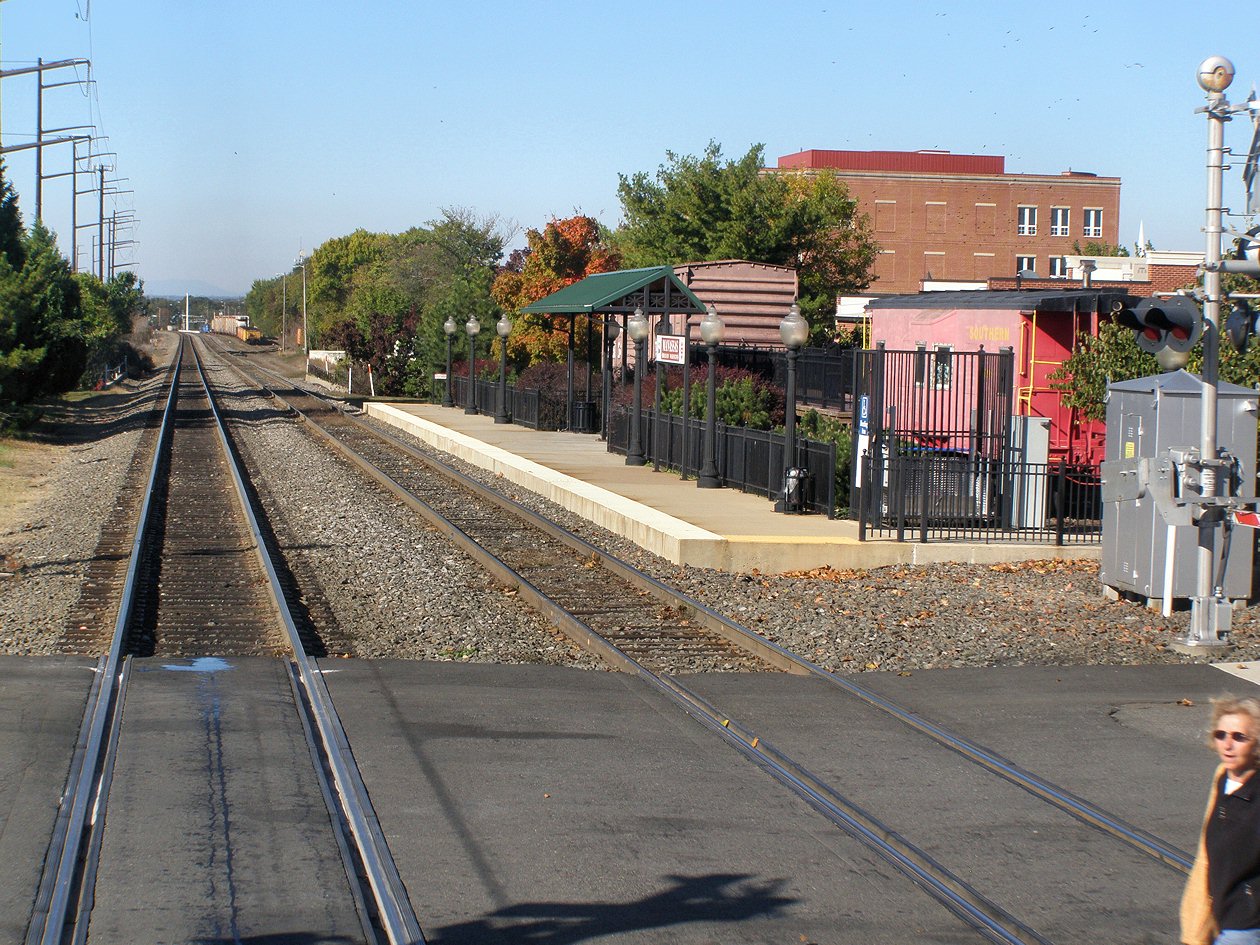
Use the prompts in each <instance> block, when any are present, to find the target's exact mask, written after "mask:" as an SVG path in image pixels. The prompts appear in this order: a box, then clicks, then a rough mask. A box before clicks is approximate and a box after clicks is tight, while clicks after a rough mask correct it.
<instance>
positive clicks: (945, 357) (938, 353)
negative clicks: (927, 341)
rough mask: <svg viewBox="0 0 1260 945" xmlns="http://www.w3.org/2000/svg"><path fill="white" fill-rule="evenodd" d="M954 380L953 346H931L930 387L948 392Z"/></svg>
mask: <svg viewBox="0 0 1260 945" xmlns="http://www.w3.org/2000/svg"><path fill="white" fill-rule="evenodd" d="M953 380H954V346H953V345H933V346H932V386H933V387H935V388H936V389H937V390H949V388H950V385H951V384H952V383H953Z"/></svg>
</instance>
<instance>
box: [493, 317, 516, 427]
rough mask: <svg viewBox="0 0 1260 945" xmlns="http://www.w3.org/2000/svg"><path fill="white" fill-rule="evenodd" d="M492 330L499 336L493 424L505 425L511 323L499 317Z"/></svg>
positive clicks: (506, 318) (505, 318)
mask: <svg viewBox="0 0 1260 945" xmlns="http://www.w3.org/2000/svg"><path fill="white" fill-rule="evenodd" d="M494 330H495V331H496V332H498V334H499V403H498V405H497V406H496V407H495V411H494V422H495V423H507V422H508V411H507V340H508V335H510V334H511V333H512V323H511V322H510V321H508V317H507V315H501V316H499V320H498V322H497V323H496V324H495V326H494Z"/></svg>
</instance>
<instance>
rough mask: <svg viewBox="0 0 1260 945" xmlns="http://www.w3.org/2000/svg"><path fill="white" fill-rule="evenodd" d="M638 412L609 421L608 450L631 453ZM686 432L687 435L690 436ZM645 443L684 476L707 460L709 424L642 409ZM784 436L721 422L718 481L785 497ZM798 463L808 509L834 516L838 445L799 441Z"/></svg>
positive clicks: (651, 454)
mask: <svg viewBox="0 0 1260 945" xmlns="http://www.w3.org/2000/svg"><path fill="white" fill-rule="evenodd" d="M633 416H634V413H633V411H632V410H629V409H627V408H624V407H617V408H614V409H613V411H612V414H611V416H610V417H609V425H608V449H609V451H610V452H614V453H621V454H625V453H627V452H628V451H629V446H630V425H631V423H632V422H633ZM684 431H685V435H684ZM639 435H640V443H641V444H642V447H643V453H644V457H645V459H646V460H647V462H649V463H652V464H653V465H655V466H658V467H664V468H668V469H676V470H678V471H679V472H680V473H682V474H683V475H684V476H686V475H688V474H694V473H696V472H697V471H698V470H699V468H700V465H701V463H702V462H703V449H704V421H703V420H699V419H696V418H687V419H685V420H684V418H682V417H679V416H675V415H673V414H661V415H660V417H659V419H658V417H657V415H656V413H655V412H654V411H651V410H644V411H642V425H641V427H640V431H639ZM785 448H786V444H785V442H784V436H783V434H782V433H772V432H770V431H768V430H749V429H747V428H745V427H732V426H727V425H726V424H724V423H719V424H717V437H716V440H715V443H714V454H715V457H714V458H715V461H716V465H717V472H718V481H719V482H720V483H721V484H722V485H723V486H728V487H730V488H735V489H740V490H742V491H744V492H751V493H753V494H754V495H764V496H766V497H768V498H775V497H780V496H781V495H782V492H783V487H784V482H783V452H784V449H785ZM794 465H795V466H796V467H797V468H800V469H804V470H806V473H807V476H806V480H805V484H804V487H803V488H802V490H801V502H802V506H803V510H804V511H808V512H819V513H822V514H824V515H826V516H827V517H828V518H832V517H834V515H835V506H836V447H835V444H834V443H820V442H817V441H815V440H806V439H801V438H798V439H797V441H796V457H795V463H794Z"/></svg>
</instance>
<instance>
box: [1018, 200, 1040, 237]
mask: <svg viewBox="0 0 1260 945" xmlns="http://www.w3.org/2000/svg"><path fill="white" fill-rule="evenodd" d="M1015 235H1016V236H1036V235H1037V208H1036V207H1035V206H1032V205H1030V204H1021V205H1020V206H1019V207H1017V208H1016V210H1015Z"/></svg>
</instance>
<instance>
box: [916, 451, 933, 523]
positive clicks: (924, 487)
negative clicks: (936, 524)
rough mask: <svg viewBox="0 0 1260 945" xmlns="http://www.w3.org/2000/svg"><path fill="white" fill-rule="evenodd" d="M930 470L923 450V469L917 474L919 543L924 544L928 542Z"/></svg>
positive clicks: (925, 452)
mask: <svg viewBox="0 0 1260 945" xmlns="http://www.w3.org/2000/svg"><path fill="white" fill-rule="evenodd" d="M930 469H931V467H930V466H929V465H928V453H927V451H926V450H924V452H923V469H922V471H921V472H920V474H919V541H921V542H923V543H925V544H926V543H927V540H928V539H927V536H928V495H929V494H930V493H931V490H930V489H929V488H928V474H929V472H930Z"/></svg>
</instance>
